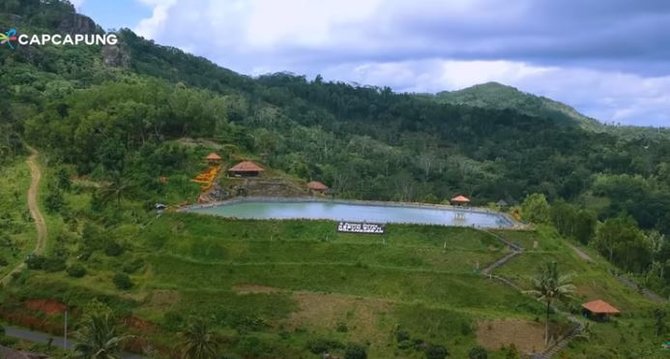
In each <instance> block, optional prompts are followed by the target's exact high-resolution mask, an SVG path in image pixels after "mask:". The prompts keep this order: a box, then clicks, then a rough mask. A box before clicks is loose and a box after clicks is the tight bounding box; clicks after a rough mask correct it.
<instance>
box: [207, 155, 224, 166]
mask: <svg viewBox="0 0 670 359" xmlns="http://www.w3.org/2000/svg"><path fill="white" fill-rule="evenodd" d="M205 159H206V160H207V162H209V164H211V165H218V164H219V163H221V160H222V158H221V156H219V154H218V153H216V152H212V153H210V154H208V155H207V157H205Z"/></svg>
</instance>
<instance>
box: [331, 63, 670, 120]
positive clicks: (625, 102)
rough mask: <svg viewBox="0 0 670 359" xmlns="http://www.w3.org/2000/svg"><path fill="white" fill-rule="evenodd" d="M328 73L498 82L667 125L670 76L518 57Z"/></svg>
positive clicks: (429, 85) (608, 115) (592, 110)
mask: <svg viewBox="0 0 670 359" xmlns="http://www.w3.org/2000/svg"><path fill="white" fill-rule="evenodd" d="M324 70H325V71H323V74H324V77H325V78H326V79H332V80H338V79H339V80H342V79H346V80H349V81H352V82H357V83H362V84H372V85H376V86H391V87H393V88H395V89H396V90H399V91H407V92H438V91H443V90H457V89H461V88H464V87H468V86H472V85H476V84H480V83H484V82H489V81H496V82H500V83H503V84H507V85H510V86H514V87H517V88H519V89H520V90H522V91H526V92H530V93H533V94H536V95H541V96H546V97H549V98H552V99H555V100H558V101H562V102H565V103H567V104H570V105H572V106H574V107H576V108H577V109H578V110H580V111H582V112H584V113H585V114H586V115H589V116H592V117H594V118H597V119H599V120H601V121H604V122H608V123H610V122H616V123H622V124H628V125H648V124H665V125H666V126H668V125H670V123H668V122H667V121H668V120H667V112H668V109H670V76H664V77H655V78H645V77H642V76H639V75H634V74H626V73H619V72H608V71H597V70H590V69H582V68H571V67H555V66H552V67H543V66H533V65H529V64H526V63H523V62H514V61H454V60H440V59H432V60H420V61H401V62H385V63H365V64H343V65H338V66H334V67H329V68H326V69H324Z"/></svg>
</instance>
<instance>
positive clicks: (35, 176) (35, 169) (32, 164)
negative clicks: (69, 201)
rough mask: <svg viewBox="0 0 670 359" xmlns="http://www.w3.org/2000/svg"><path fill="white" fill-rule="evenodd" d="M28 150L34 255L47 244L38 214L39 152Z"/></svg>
mask: <svg viewBox="0 0 670 359" xmlns="http://www.w3.org/2000/svg"><path fill="white" fill-rule="evenodd" d="M27 147H28V149H29V150H30V156H29V157H28V159H27V160H26V163H27V164H28V167H29V168H30V176H31V181H30V188H28V210H29V211H30V216H31V217H32V219H33V222H34V223H35V229H36V230H37V240H36V242H35V250H34V252H33V253H35V254H43V253H44V250H45V248H46V243H47V225H46V222H45V221H44V216H43V215H42V212H40V207H39V201H38V196H39V189H40V181H41V180H42V171H41V169H40V165H39V163H38V160H37V158H38V156H39V152H37V150H35V149H34V148H32V147H30V146H27ZM25 265H26V264H25V263H23V262H21V263H20V264H18V265H17V266H16V267H15V268H14V269H12V270H11V271H10V272H9V273H7V274H6V275H5V276H4V277H2V278H0V287H2V286H6V285H7V284H9V282H10V281H11V280H12V275H13V274H14V273H20V272H21V271H22V270H23V268H24V267H25Z"/></svg>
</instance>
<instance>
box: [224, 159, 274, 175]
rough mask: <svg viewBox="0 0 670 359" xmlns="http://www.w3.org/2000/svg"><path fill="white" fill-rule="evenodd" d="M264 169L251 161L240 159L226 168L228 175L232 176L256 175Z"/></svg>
mask: <svg viewBox="0 0 670 359" xmlns="http://www.w3.org/2000/svg"><path fill="white" fill-rule="evenodd" d="M263 171H265V170H264V169H263V167H261V166H259V165H257V164H255V163H254V162H252V161H242V162H240V163H238V164H236V165H235V166H233V167H231V168H229V169H228V175H230V176H233V177H257V176H260V174H261V173H262V172H263Z"/></svg>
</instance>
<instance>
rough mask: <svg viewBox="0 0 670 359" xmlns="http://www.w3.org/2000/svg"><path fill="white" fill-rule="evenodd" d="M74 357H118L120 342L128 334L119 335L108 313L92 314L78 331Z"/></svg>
mask: <svg viewBox="0 0 670 359" xmlns="http://www.w3.org/2000/svg"><path fill="white" fill-rule="evenodd" d="M77 336H78V339H79V343H78V344H77V345H75V357H77V358H82V359H118V358H119V353H120V352H121V342H123V341H124V340H126V339H127V338H128V337H129V336H121V335H119V333H118V331H117V328H116V326H115V325H114V323H113V322H112V320H111V319H110V317H109V315H93V316H91V317H90V318H89V319H88V320H87V321H86V322H85V323H84V326H83V327H82V328H81V329H80V330H79V332H78V335H77Z"/></svg>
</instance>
